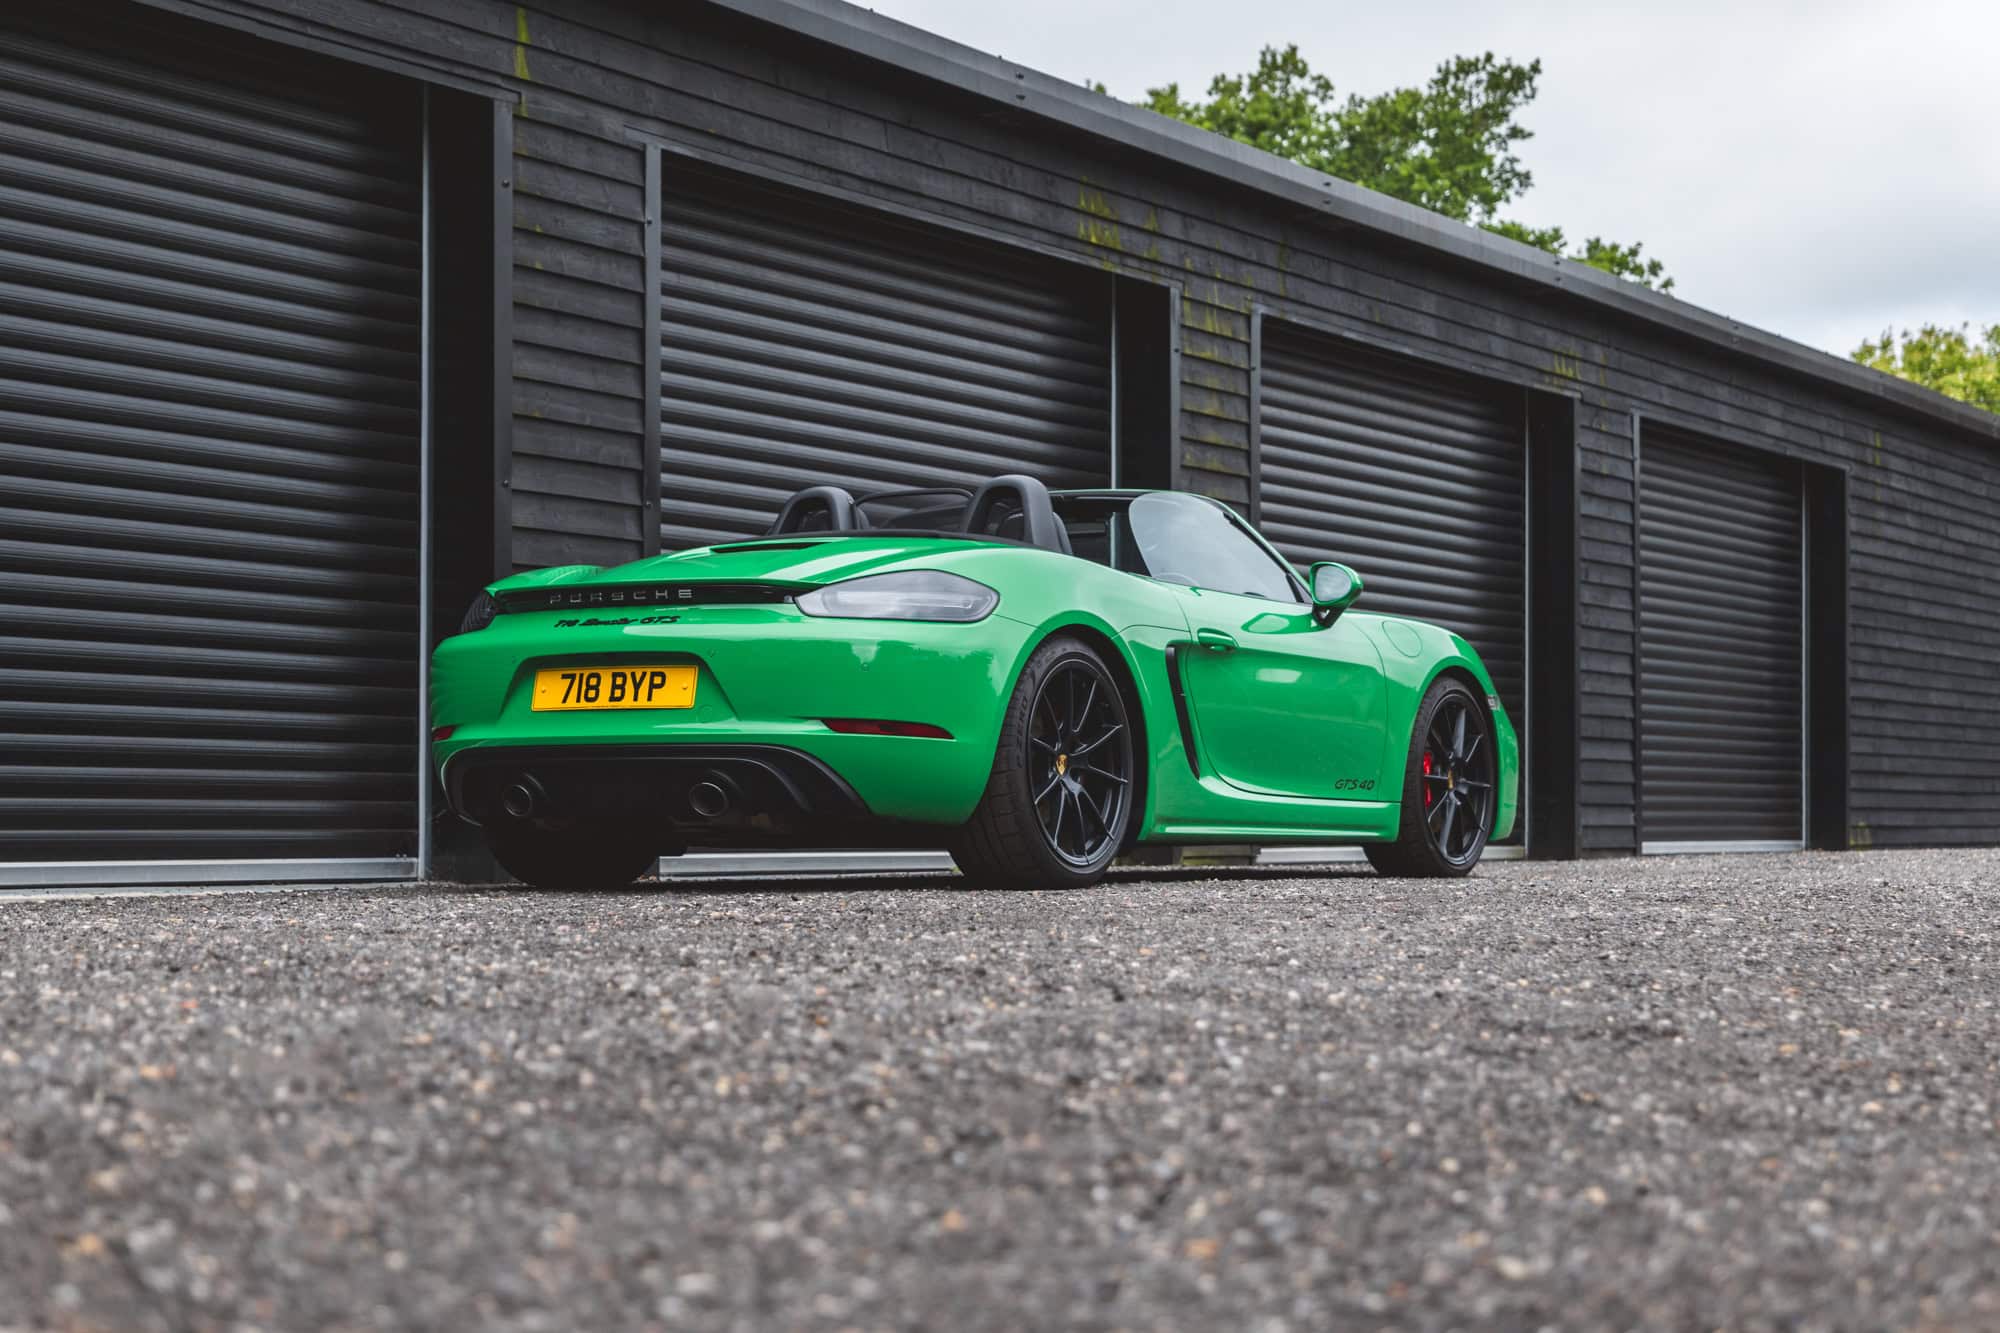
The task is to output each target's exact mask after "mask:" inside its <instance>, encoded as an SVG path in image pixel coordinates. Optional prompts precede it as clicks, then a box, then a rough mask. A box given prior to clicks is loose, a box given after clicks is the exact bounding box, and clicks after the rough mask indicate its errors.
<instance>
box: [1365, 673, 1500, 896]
mask: <svg viewBox="0 0 2000 1333" xmlns="http://www.w3.org/2000/svg"><path fill="white" fill-rule="evenodd" d="M1493 747H1494V741H1493V724H1492V722H1491V721H1490V720H1489V719H1488V718H1487V716H1486V710H1485V709H1484V708H1483V707H1482V706H1481V704H1480V701H1479V697H1478V696H1477V695H1475V694H1474V693H1473V692H1472V691H1471V689H1469V688H1468V687H1467V686H1466V684H1465V682H1464V681H1462V680H1459V679H1458V678H1457V677H1455V676H1441V677H1439V678H1438V680H1437V682H1436V683H1435V684H1434V685H1432V686H1431V688H1430V690H1429V691H1428V692H1427V693H1426V694H1425V695H1424V699H1423V702H1422V703H1421V704H1419V705H1418V706H1417V720H1416V725H1415V726H1414V727H1413V728H1411V734H1410V750H1409V755H1408V757H1407V758H1406V760H1405V762H1404V765H1403V806H1402V823H1401V825H1400V827H1399V829H1398V832H1397V835H1396V841H1394V842H1392V843H1391V842H1371V843H1366V844H1363V847H1362V850H1363V851H1364V852H1366V853H1367V855H1368V862H1369V864H1370V865H1373V866H1374V867H1375V869H1376V870H1377V871H1378V872H1380V873H1381V874H1384V875H1395V876H1401V877H1404V878H1414V879H1444V878H1450V877H1454V876H1458V875H1464V874H1466V873H1468V872H1470V871H1471V869H1472V867H1474V866H1476V865H1478V864H1479V858H1480V856H1481V855H1482V854H1483V853H1484V852H1485V850H1486V839H1487V838H1488V837H1489V836H1491V834H1492V832H1493V814H1494V811H1495V810H1496V809H1497V808H1498V805H1499V802H1498V801H1497V800H1495V797H1496V796H1497V794H1498V792H1499V782H1498V775H1499V765H1498V764H1497V762H1496V758H1497V756H1496V753H1495V750H1494V748H1493Z"/></svg>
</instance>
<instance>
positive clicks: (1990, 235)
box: [871, 0, 2000, 355]
mask: <svg viewBox="0 0 2000 1333" xmlns="http://www.w3.org/2000/svg"><path fill="white" fill-rule="evenodd" d="M871 7H872V8H874V9H876V10H877V11H878V12H881V13H883V14H886V15H889V16H890V17H892V18H897V19H901V20H903V21H904V22H907V23H914V24H916V25H917V26H918V27H921V28H927V29H929V30H930V31H932V32H935V33H940V34H942V35H944V36H946V37H950V38H952V39H954V40H956V41H960V42H964V43H965V44H967V45H969V46H973V47H976V48H978V49H980V50H982V51H988V52H992V53H995V54H998V55H1002V56H1005V57H1007V58H1008V59H1010V60H1017V61H1020V62H1021V63H1023V64H1026V65H1031V66H1033V67H1035V68H1037V69H1040V70H1042V71H1044V72H1046V73H1049V74H1053V75H1057V76H1059V77H1063V78H1067V79H1073V80H1076V81H1078V82H1083V81H1086V80H1102V81H1103V82H1104V83H1105V84H1106V85H1107V86H1108V87H1109V88H1110V90H1111V91H1112V92H1113V93H1114V94H1116V95H1117V96H1119V97H1122V98H1125V99H1127V100H1131V99H1134V98H1137V97H1139V96H1141V95H1142V94H1143V92H1144V91H1145V90H1146V89H1147V88H1151V87H1155V86H1157V85H1159V84H1162V83H1166V82H1169V81H1173V80H1178V81H1179V82H1180V84H1181V87H1182V90H1183V92H1194V91H1201V90H1204V89H1206V87H1207V85H1208V80H1209V77H1210V76H1211V75H1213V74H1215V73H1217V72H1218V71H1225V70H1226V71H1230V72H1240V71H1244V70H1248V69H1250V68H1251V67H1252V66H1253V65H1254V64H1255V63H1256V59H1257V51H1258V48H1259V47H1261V46H1264V45H1266V44H1273V45H1283V44H1284V43H1286V42H1297V43H1298V44H1299V48H1300V50H1301V51H1302V52H1303V53H1304V54H1305V56H1306V58H1307V60H1308V61H1310V62H1311V64H1312V65H1313V67H1314V68H1315V69H1317V70H1319V71H1321V72H1323V73H1325V74H1327V75H1328V76H1329V77H1331V78H1332V79H1333V81H1334V84H1335V86H1336V88H1337V89H1339V91H1340V93H1341V94H1342V95H1343V96H1344V95H1345V94H1347V93H1349V92H1358V93H1363V94H1367V93H1374V92H1378V91H1381V90H1383V89H1386V88H1390V87H1397V86H1405V85H1410V84H1416V83H1420V82H1421V81H1423V80H1424V79H1425V78H1427V77H1428V76H1429V74H1430V72H1431V70H1432V69H1434V68H1435V67H1436V65H1437V63H1438V62H1439V61H1440V60H1443V59H1444V58H1446V57H1447V56H1451V55H1454V54H1460V53H1465V54H1476V53H1477V52H1480V51H1487V50H1491V51H1494V52H1496V53H1498V54H1500V55H1502V56H1507V57H1510V58H1512V59H1515V60H1520V61H1523V62H1525V61H1528V60H1530V59H1534V58H1537V57H1539V58H1540V59H1541V61H1542V78H1541V91H1540V94H1539V95H1538V96H1537V97H1536V99H1535V101H1534V103H1533V104H1532V105H1531V106H1530V107H1529V109H1528V111H1527V113H1526V115H1525V116H1523V118H1522V120H1523V123H1524V124H1525V125H1526V126H1527V127H1528V128H1529V129H1531V130H1533V131H1534V133H1535V137H1534V138H1533V139H1531V140H1529V141H1528V143H1527V144H1526V145H1525V146H1524V147H1523V150H1522V160H1523V161H1524V162H1525V163H1526V164H1527V166H1528V167H1529V169H1530V170H1531V171H1533V172H1534V175H1535V185H1534V188H1533V189H1532V190H1530V191H1529V193H1528V194H1527V195H1526V196H1525V197H1524V198H1523V199H1522V200H1521V201H1520V202H1519V203H1518V204H1517V205H1515V206H1514V208H1513V209H1512V210H1511V213H1512V216H1514V217H1517V218H1519V219H1520V220H1521V221H1523V222H1528V223H1532V224H1535V225H1550V224H1555V225H1560V226H1561V227H1563V228H1564V229H1565V230H1566V231H1567V232H1568V233H1569V234H1570V235H1571V236H1572V237H1579V238H1580V237H1582V236H1586V235H1602V236H1605V237H1607V238H1610V239H1615V240H1620V241H1632V240H1639V241H1643V242H1645V245H1646V251H1647V253H1648V254H1649V255H1654V254H1656V255H1658V256H1659V257H1660V258H1661V259H1662V260H1664V261H1665V262H1666V264H1667V268H1668V271H1669V272H1670V273H1671V274H1672V275H1673V277H1674V278H1675V279H1676V281H1677V286H1676V287H1675V291H1674V294H1675V295H1676V296H1679V297H1681V298H1682V299H1684V300H1688V301H1692V302H1694V303H1695V304H1697V305H1702V306H1706V307H1708V308H1709V309H1711V310H1716V311H1720V312H1722V313H1724V314H1727V315H1730V316H1733V317H1735V318H1737V319H1741V320H1744V321H1746V322H1748V323H1752V324H1756V325H1760V326H1762V327H1764V328H1767V329H1770V330H1772V331H1774V332H1777V333H1782V334H1785V335H1786V336H1788V337H1791V338H1796V339H1798V340H1799V341H1801V342H1805V343H1810V344H1812V345H1813V346H1816V347H1821V348H1824V349H1826V350H1827V351H1831V352H1836V353H1840V354H1842V355H1844V354H1846V353H1847V352H1849V351H1851V350H1852V349H1853V348H1854V346H1855V345H1856V344H1857V343H1858V342H1860V341H1861V340H1862V339H1863V338H1866V337H1870V336H1873V335H1875V334H1879V333H1880V332H1881V331H1882V330H1883V329H1884V328H1885V327H1888V326H1891V325H1893V326H1896V327H1898V328H1901V327H1905V326H1914V325H1917V324H1921V323H1923V322H1925V321H1927V320H1929V321H1936V322H1943V323H1952V324H1957V323H1959V322H1961V321H1968V320H1969V321H1972V322H1973V323H1975V324H1991V323H1996V322H2000V3H1996V0H1940V2H1939V3H1921V2H1920V0H1919V2H1916V3H1912V2H1910V0H1905V3H1903V4H1895V3H1885V2H1884V0H1866V2H1865V3H1862V2H1855V3H1848V2H1847V0H1814V2H1813V3H1804V2H1802V0H1742V2H1741V3H1736V4H1729V3H1713V2H1711V0H1673V2H1672V3H1668V0H1653V2H1652V3H1647V4H1642V5H1629V4H1628V5H1620V4H1618V3H1616V0H1614V2H1613V3H1611V4H1606V3H1603V0H1593V2H1592V3H1581V2H1576V3H1572V2H1570V0H1556V2H1554V3H1548V4H1540V5H1531V4H1522V3H1507V2H1506V0H1498V2H1496V0H1401V2H1400V3H1395V4H1379V3H1375V4H1361V3H1354V2H1353V0H1348V2H1347V3H1340V2H1339V0H1333V2H1331V3H1329V2H1328V0H1220V2H1218V0H872V4H871Z"/></svg>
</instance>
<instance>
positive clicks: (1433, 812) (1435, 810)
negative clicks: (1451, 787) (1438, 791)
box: [1424, 792, 1451, 820]
mask: <svg viewBox="0 0 2000 1333" xmlns="http://www.w3.org/2000/svg"><path fill="white" fill-rule="evenodd" d="M1450 804H1451V793H1450V792H1446V793H1445V794H1444V799H1443V800H1440V801H1439V802H1437V803H1436V804H1435V805H1433V806H1432V807H1431V808H1430V811H1429V813H1427V814H1426V815H1425V816H1424V818H1425V819H1430V820H1435V819H1436V818H1437V817H1438V816H1439V815H1441V814H1443V813H1444V808H1445V807H1446V806H1448V805H1450Z"/></svg>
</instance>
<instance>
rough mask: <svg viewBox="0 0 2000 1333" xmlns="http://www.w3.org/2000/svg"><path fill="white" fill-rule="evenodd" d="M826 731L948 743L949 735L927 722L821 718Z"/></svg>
mask: <svg viewBox="0 0 2000 1333" xmlns="http://www.w3.org/2000/svg"><path fill="white" fill-rule="evenodd" d="M820 721H822V722H824V723H826V729H827V730H828V731H837V732H839V733H841V734H842V735H843V736H926V737H929V738H930V739H932V740H939V741H948V740H950V739H951V733H950V732H948V731H946V730H945V729H944V728H943V727H939V726H933V725H932V724H930V723H929V722H889V721H884V720H883V719H881V718H875V717H823V718H821V719H820Z"/></svg>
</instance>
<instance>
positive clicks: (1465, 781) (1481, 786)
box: [1458, 778, 1493, 791]
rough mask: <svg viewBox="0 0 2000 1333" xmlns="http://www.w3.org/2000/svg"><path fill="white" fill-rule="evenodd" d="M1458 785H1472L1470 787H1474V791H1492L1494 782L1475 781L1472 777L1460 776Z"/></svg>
mask: <svg viewBox="0 0 2000 1333" xmlns="http://www.w3.org/2000/svg"><path fill="white" fill-rule="evenodd" d="M1458 785H1459V786H1461V787H1470V788H1472V789H1473V790H1474V791H1492V790H1493V784H1492V783H1490V782H1474V781H1473V780H1472V779H1471V778H1460V779H1459V780H1458Z"/></svg>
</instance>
